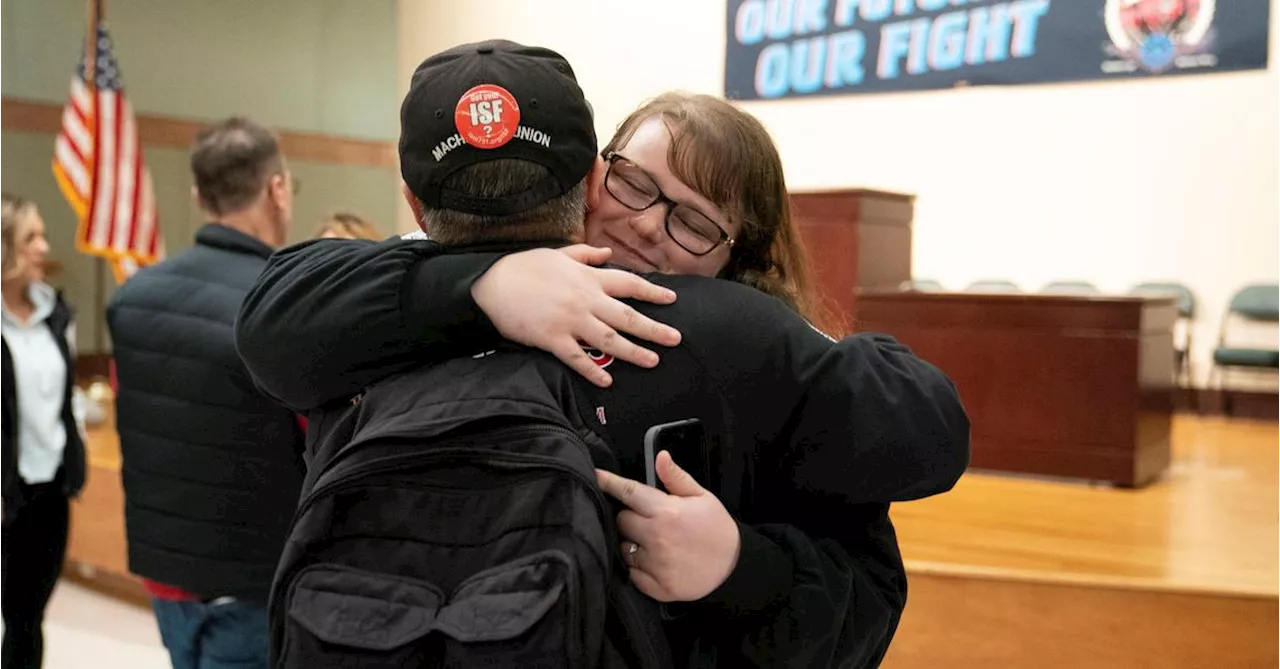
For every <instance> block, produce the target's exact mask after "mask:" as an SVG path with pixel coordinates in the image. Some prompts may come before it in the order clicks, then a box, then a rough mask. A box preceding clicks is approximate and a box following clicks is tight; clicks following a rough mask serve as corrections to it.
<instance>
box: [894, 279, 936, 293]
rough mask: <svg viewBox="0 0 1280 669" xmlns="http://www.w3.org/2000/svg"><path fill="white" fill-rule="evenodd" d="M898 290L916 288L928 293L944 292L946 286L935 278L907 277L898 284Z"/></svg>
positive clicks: (915, 289)
mask: <svg viewBox="0 0 1280 669" xmlns="http://www.w3.org/2000/svg"><path fill="white" fill-rule="evenodd" d="M898 290H914V291H919V292H928V293H943V292H946V290H947V289H946V288H943V287H942V284H940V283H938V282H937V281H934V280H933V279H907V280H906V281H903V282H902V283H900V284H898Z"/></svg>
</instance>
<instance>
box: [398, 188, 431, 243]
mask: <svg viewBox="0 0 1280 669" xmlns="http://www.w3.org/2000/svg"><path fill="white" fill-rule="evenodd" d="M400 192H401V193H403V194H404V201H405V202H408V203H409V211H411V212H413V222H414V223H417V224H418V227H419V228H420V229H421V230H422V232H423V233H424V234H430V231H429V230H427V224H426V221H425V220H424V219H423V216H422V200H419V199H418V196H417V195H414V194H413V191H411V190H409V184H407V183H405V182H403V181H401V182H400Z"/></svg>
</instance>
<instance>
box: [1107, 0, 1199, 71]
mask: <svg viewBox="0 0 1280 669" xmlns="http://www.w3.org/2000/svg"><path fill="white" fill-rule="evenodd" d="M1214 6H1215V2H1214V0H1106V6H1105V7H1104V9H1103V21H1104V22H1105V24H1106V28H1107V36H1108V37H1110V38H1111V44H1110V45H1108V51H1109V53H1110V55H1112V56H1113V57H1118V59H1117V60H1111V61H1104V62H1103V63H1102V70H1103V71H1104V72H1108V73H1119V72H1133V71H1135V70H1138V69H1142V70H1145V71H1147V72H1155V73H1158V72H1165V71H1169V70H1184V69H1192V68H1200V67H1214V66H1216V65H1217V64H1218V58H1217V56H1216V55H1215V54H1213V53H1211V52H1210V48H1211V47H1212V41H1213V40H1212V38H1213V30H1212V29H1213V14H1214Z"/></svg>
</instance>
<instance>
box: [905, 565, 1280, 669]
mask: <svg viewBox="0 0 1280 669" xmlns="http://www.w3.org/2000/svg"><path fill="white" fill-rule="evenodd" d="M1276 611H1277V607H1276V598H1275V597H1248V596H1238V595H1204V594H1188V593H1172V592H1158V591H1143V590H1128V589H1123V588H1109V587H1099V586H1093V585H1083V586H1082V585H1075V584H1062V583H1033V582H1028V581H1016V580H999V579H988V578H981V579H974V578H963V577H955V576H940V575H914V576H913V577H912V579H911V597H910V600H909V602H908V604H907V610H906V612H905V613H904V614H903V617H902V623H901V625H900V626H899V629H898V634H897V636H896V637H895V638H894V642H893V645H892V646H890V648H889V653H888V655H887V656H886V657H885V661H884V664H883V665H882V666H883V667H884V668H885V669H936V668H937V667H947V668H948V669H970V668H972V669H1024V668H1026V667H1070V668H1075V667H1088V669H1132V668H1134V667H1159V668H1160V669H1203V668H1204V667H1215V668H1221V669H1228V668H1240V669H1244V668H1250V669H1253V668H1258V669H1262V668H1264V667H1275V666H1276V662H1277V659H1278V656H1277V652H1276V624H1277V615H1276Z"/></svg>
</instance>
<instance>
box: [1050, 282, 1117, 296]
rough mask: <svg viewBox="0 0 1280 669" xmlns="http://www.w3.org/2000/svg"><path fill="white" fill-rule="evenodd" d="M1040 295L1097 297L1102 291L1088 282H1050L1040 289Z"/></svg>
mask: <svg viewBox="0 0 1280 669" xmlns="http://www.w3.org/2000/svg"><path fill="white" fill-rule="evenodd" d="M1040 293H1041V294H1042V295H1098V294H1100V293H1102V291H1100V290H1098V287H1097V286H1095V285H1093V284H1091V283H1089V282H1088V281H1051V282H1049V283H1047V284H1045V286H1044V288H1041V289H1040Z"/></svg>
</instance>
